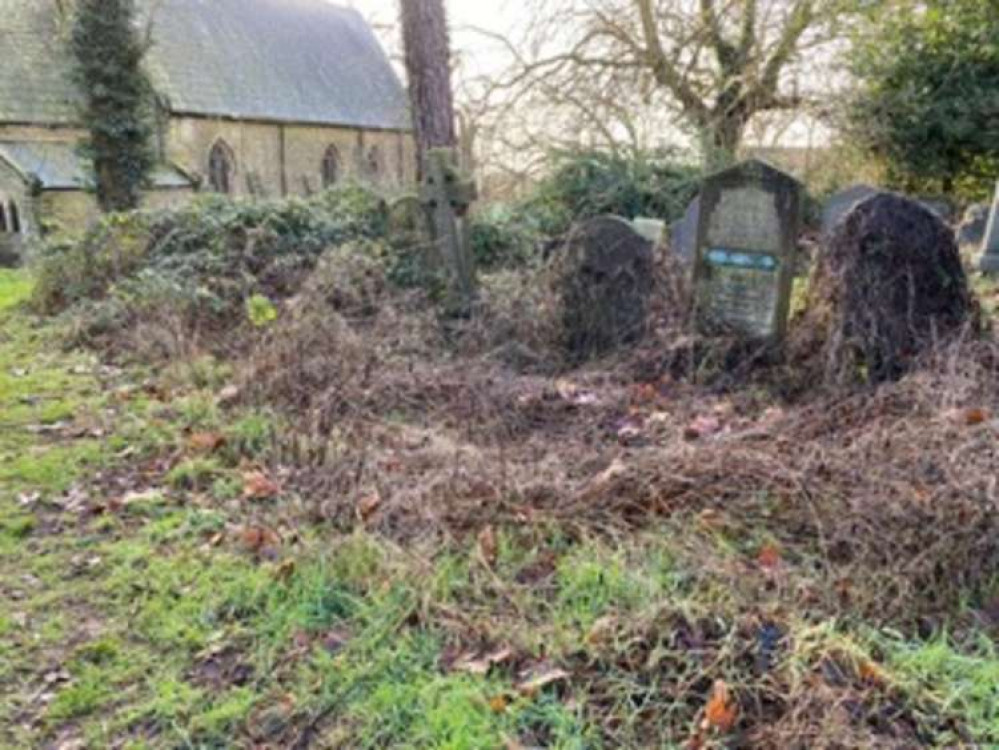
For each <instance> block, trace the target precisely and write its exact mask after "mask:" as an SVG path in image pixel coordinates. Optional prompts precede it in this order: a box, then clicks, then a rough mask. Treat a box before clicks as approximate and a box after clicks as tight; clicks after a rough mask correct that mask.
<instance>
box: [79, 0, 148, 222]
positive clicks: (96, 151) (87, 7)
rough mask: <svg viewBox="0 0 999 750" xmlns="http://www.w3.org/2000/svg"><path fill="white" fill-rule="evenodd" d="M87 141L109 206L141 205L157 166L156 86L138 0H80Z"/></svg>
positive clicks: (101, 197) (103, 204)
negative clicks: (147, 66) (148, 72)
mask: <svg viewBox="0 0 999 750" xmlns="http://www.w3.org/2000/svg"><path fill="white" fill-rule="evenodd" d="M72 50H73V55H74V58H75V69H74V78H75V80H76V83H77V86H78V87H79V89H80V91H81V93H82V95H83V108H82V111H81V113H80V114H81V121H82V124H83V125H84V127H86V129H87V131H88V132H89V137H88V139H87V141H86V143H85V144H84V148H85V151H86V153H87V156H88V157H89V158H90V159H91V160H92V162H93V172H94V181H95V187H96V191H97V202H98V204H99V205H100V208H101V210H102V211H104V212H111V211H128V210H131V209H134V208H137V207H138V206H139V203H140V200H141V195H142V193H141V191H142V188H143V186H144V185H145V182H146V179H147V176H148V174H149V172H150V170H151V169H152V167H153V162H154V156H153V147H152V139H153V126H152V112H151V87H150V85H149V81H148V80H147V78H146V76H145V73H144V71H143V69H142V59H143V57H144V56H145V53H146V44H145V42H144V40H143V38H142V35H141V34H140V33H139V29H138V26H137V18H136V7H135V0H79V3H78V5H77V9H76V17H75V20H74V25H73V32H72Z"/></svg>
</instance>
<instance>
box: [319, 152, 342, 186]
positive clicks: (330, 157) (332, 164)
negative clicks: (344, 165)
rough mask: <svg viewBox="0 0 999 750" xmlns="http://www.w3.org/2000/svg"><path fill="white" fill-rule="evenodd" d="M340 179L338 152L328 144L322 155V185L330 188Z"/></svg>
mask: <svg viewBox="0 0 999 750" xmlns="http://www.w3.org/2000/svg"><path fill="white" fill-rule="evenodd" d="M339 180H340V152H339V151H337V150H336V146H330V147H329V148H328V149H326V153H325V154H324V155H323V187H324V188H330V187H333V186H334V185H336V184H337V182H338V181H339Z"/></svg>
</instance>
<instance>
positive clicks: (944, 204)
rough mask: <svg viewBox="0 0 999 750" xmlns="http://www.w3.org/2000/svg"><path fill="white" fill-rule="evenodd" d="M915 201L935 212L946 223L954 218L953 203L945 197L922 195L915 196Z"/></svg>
mask: <svg viewBox="0 0 999 750" xmlns="http://www.w3.org/2000/svg"><path fill="white" fill-rule="evenodd" d="M916 201H917V202H918V203H920V204H922V205H923V206H924V207H925V208H928V209H930V211H932V212H933V213H935V214H936V215H937V216H939V217H940V218H941V219H943V220H944V221H946V222H947V223H950V222H951V221H953V220H954V205H953V204H952V203H951V202H950V201H949V200H947V199H946V198H928V197H922V198H916Z"/></svg>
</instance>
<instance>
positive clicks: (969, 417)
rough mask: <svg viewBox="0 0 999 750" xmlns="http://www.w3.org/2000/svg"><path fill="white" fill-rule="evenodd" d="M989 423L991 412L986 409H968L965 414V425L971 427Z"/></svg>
mask: <svg viewBox="0 0 999 750" xmlns="http://www.w3.org/2000/svg"><path fill="white" fill-rule="evenodd" d="M988 421H989V412H988V411H987V410H986V409H968V410H967V411H965V412H964V423H965V424H966V425H968V426H969V427H974V426H975V425H980V424H985V423H986V422H988Z"/></svg>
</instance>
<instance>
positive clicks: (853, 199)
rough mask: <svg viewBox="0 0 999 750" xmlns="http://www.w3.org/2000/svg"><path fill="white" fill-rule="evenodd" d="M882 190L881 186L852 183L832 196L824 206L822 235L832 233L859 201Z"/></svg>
mask: <svg viewBox="0 0 999 750" xmlns="http://www.w3.org/2000/svg"><path fill="white" fill-rule="evenodd" d="M880 192H882V190H881V189H880V188H876V187H871V186H870V185H852V186H851V187H848V188H846V189H845V190H840V191H839V192H838V193H835V194H833V195H832V196H830V197H829V199H828V200H827V201H826V203H825V205H824V206H823V207H822V236H823V237H828V236H829V235H830V234H832V230H833V227H835V226H836V224H838V223H839V221H840V219H842V218H843V217H844V216H846V215H847V214H848V213H850V211H851V210H852V209H853V208H854V207H855V206H856V205H857V204H858V203H861V202H863V201H865V200H867V199H868V198H870V197H871V196H872V195H877V194H878V193H880Z"/></svg>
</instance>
